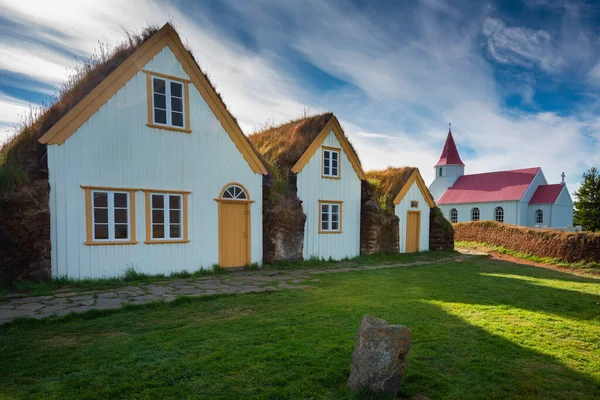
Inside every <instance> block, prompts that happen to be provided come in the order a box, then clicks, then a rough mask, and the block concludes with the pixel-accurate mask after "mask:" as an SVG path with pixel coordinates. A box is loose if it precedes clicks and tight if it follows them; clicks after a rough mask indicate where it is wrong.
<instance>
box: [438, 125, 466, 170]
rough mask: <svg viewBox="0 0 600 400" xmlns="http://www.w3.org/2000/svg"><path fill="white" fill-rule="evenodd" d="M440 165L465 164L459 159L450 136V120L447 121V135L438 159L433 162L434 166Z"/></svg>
mask: <svg viewBox="0 0 600 400" xmlns="http://www.w3.org/2000/svg"><path fill="white" fill-rule="evenodd" d="M440 165H462V166H463V167H464V165H465V164H464V163H463V162H462V160H461V159H460V155H459V154H458V149H457V148H456V144H455V143H454V138H453V137H452V124H451V123H450V122H449V123H448V136H447V137H446V142H445V143H444V148H443V149H442V154H441V155H440V160H439V161H438V162H437V164H435V166H436V167H439V166H440Z"/></svg>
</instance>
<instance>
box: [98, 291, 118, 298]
mask: <svg viewBox="0 0 600 400" xmlns="http://www.w3.org/2000/svg"><path fill="white" fill-rule="evenodd" d="M115 297H119V295H118V294H117V293H112V292H108V293H100V294H99V295H98V299H114V298H115Z"/></svg>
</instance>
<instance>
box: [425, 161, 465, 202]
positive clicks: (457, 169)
mask: <svg viewBox="0 0 600 400" xmlns="http://www.w3.org/2000/svg"><path fill="white" fill-rule="evenodd" d="M440 168H441V169H442V176H440V172H439V171H440ZM433 169H434V172H435V177H434V179H433V182H431V185H429V191H430V192H431V195H432V196H433V199H434V200H435V201H438V200H439V199H440V198H441V197H442V196H443V195H444V193H445V192H446V190H447V189H448V188H449V187H452V186H453V185H454V183H456V180H457V179H458V178H459V177H461V176H463V175H464V174H465V167H463V166H461V165H442V166H439V167H434V168H433Z"/></svg>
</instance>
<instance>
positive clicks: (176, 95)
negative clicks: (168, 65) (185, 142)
mask: <svg viewBox="0 0 600 400" xmlns="http://www.w3.org/2000/svg"><path fill="white" fill-rule="evenodd" d="M144 73H145V74H146V78H147V81H146V82H147V90H148V126H149V127H151V128H161V129H166V130H172V131H179V132H186V133H190V132H191V131H190V99H189V83H190V81H189V80H186V79H182V78H178V77H175V76H170V75H165V74H161V73H158V72H152V71H146V70H144Z"/></svg>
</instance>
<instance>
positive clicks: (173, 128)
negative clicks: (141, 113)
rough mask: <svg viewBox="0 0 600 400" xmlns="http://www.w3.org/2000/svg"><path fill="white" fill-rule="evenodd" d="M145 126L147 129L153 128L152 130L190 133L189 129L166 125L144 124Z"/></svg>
mask: <svg viewBox="0 0 600 400" xmlns="http://www.w3.org/2000/svg"><path fill="white" fill-rule="evenodd" d="M146 126H147V127H149V128H153V129H164V130H166V131H173V132H183V133H192V130H191V129H186V128H177V127H174V126H168V125H157V124H146Z"/></svg>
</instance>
